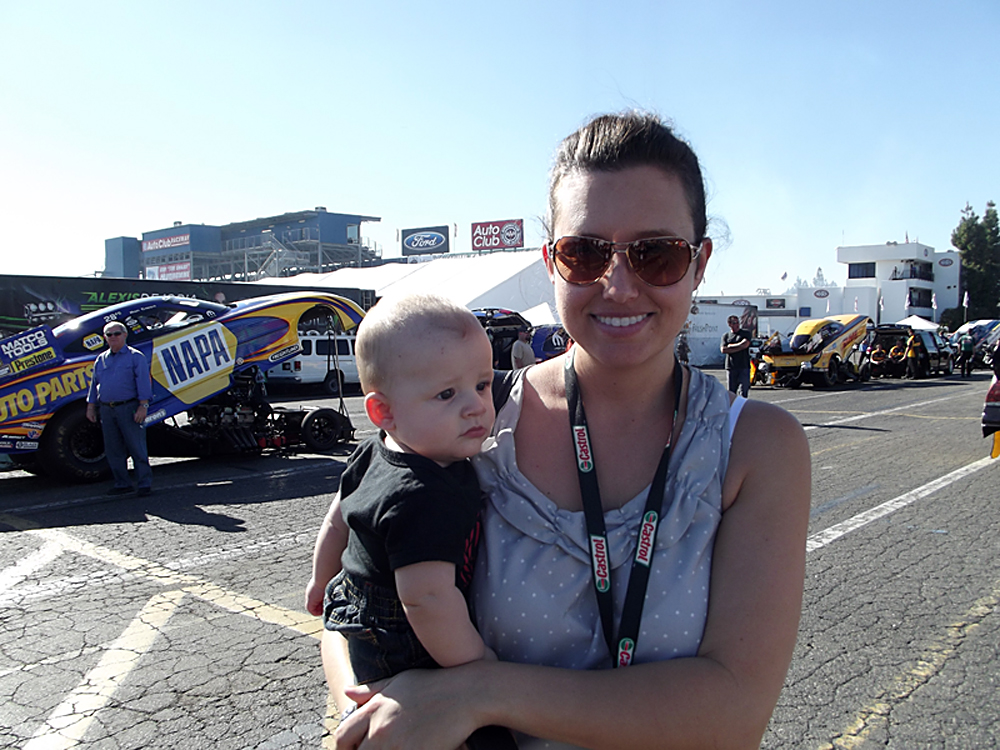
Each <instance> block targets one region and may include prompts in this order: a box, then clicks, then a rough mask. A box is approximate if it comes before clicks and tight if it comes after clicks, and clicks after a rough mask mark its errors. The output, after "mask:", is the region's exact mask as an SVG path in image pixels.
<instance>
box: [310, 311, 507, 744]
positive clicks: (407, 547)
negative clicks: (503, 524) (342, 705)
mask: <svg viewBox="0 0 1000 750" xmlns="http://www.w3.org/2000/svg"><path fill="white" fill-rule="evenodd" d="M355 355H356V358H357V362H358V373H359V375H360V379H361V387H362V389H363V390H364V392H365V411H366V412H367V414H368V417H369V419H371V421H372V423H373V424H374V425H375V426H376V427H378V428H379V435H378V436H377V437H373V438H370V439H368V440H366V441H365V442H364V443H362V444H361V445H360V446H359V447H358V449H357V450H356V451H355V452H354V455H353V456H352V457H351V459H350V461H349V462H348V465H347V468H346V469H345V471H344V474H343V476H342V477H341V482H340V490H339V492H338V493H337V496H336V497H335V498H334V499H333V503H332V504H331V506H330V510H329V512H328V513H327V515H326V518H325V519H324V521H323V525H322V527H321V528H320V531H319V536H318V538H317V540H316V547H315V551H314V553H313V573H312V579H311V580H310V581H309V585H308V587H307V588H306V609H307V610H308V611H309V612H310V613H311V614H314V615H319V614H322V615H323V621H324V626H325V627H326V629H327V630H334V631H339V632H341V633H342V634H343V635H344V636H346V638H347V641H348V652H349V654H350V659H351V666H352V668H353V670H354V674H355V677H356V678H357V680H358V681H359V682H362V683H364V682H372V681H375V680H380V679H383V678H386V677H391V676H392V675H394V674H397V673H399V672H401V671H403V670H406V669H413V668H428V667H434V666H435V665H439V666H442V667H451V666H457V665H459V664H464V663H466V662H470V661H474V660H476V659H482V658H484V657H487V655H489V656H490V657H491V658H495V657H494V656H493V655H492V652H489V651H488V650H487V648H486V646H485V644H484V643H483V640H482V638H481V637H480V636H479V633H478V631H477V630H476V628H475V626H474V625H473V624H472V621H471V619H470V617H469V610H468V607H467V604H466V601H465V597H464V594H463V592H464V591H465V590H466V589H467V588H468V586H469V583H470V582H471V578H472V567H473V565H474V563H475V555H476V550H477V543H478V539H479V533H480V522H479V512H480V507H481V504H482V492H481V490H480V488H479V482H478V480H477V479H476V474H475V471H474V470H473V468H472V464H471V462H470V461H469V460H468V459H469V458H470V457H471V456H474V455H475V454H477V453H478V452H479V451H480V449H481V447H482V444H483V441H484V440H485V439H486V437H487V436H488V435H489V434H490V430H491V429H492V427H493V419H494V410H493V400H492V394H491V389H490V385H491V382H492V380H493V369H492V348H491V346H490V342H489V339H488V338H487V336H486V332H485V331H484V330H483V327H482V326H481V325H480V324H479V322H478V321H477V320H476V318H475V316H474V315H473V314H472V313H471V312H469V311H468V310H467V309H466V308H464V307H462V306H460V305H457V304H455V303H453V302H451V301H450V300H447V299H445V298H442V297H437V296H431V295H408V296H404V297H400V298H397V299H383V300H382V301H380V302H379V303H378V304H377V305H376V306H375V307H374V308H372V310H371V311H369V312H368V314H367V315H366V317H365V319H364V320H363V321H362V323H361V326H360V328H359V329H358V338H357V342H356V344H355ZM324 591H325V597H324ZM489 729H490V730H494V729H496V728H489ZM483 731H484V730H480V732H483ZM480 732H477V733H475V734H474V735H473V737H472V738H470V746H479V747H484V746H486V745H484V744H482V743H478V744H477V743H475V739H476V735H478V734H479V733H480ZM503 735H505V738H506V739H507V740H509V743H507V742H505V741H501V742H499V743H487V744H488V745H489V746H491V747H501V746H505V747H511V748H513V747H515V745H514V743H513V739H512V738H511V737H510V735H509V733H507V732H506V731H503Z"/></svg>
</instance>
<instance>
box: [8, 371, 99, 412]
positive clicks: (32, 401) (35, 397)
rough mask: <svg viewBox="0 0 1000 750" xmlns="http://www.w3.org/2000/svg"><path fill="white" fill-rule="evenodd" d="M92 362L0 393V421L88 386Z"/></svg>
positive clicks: (85, 388)
mask: <svg viewBox="0 0 1000 750" xmlns="http://www.w3.org/2000/svg"><path fill="white" fill-rule="evenodd" d="M93 372H94V363H93V362H88V363H86V364H84V365H81V366H79V367H77V368H74V369H72V370H67V371H65V372H60V373H57V374H55V375H53V376H51V377H44V378H42V379H40V380H36V381H35V382H34V383H31V384H30V385H29V386H28V387H26V388H19V389H18V390H16V391H10V392H8V393H5V394H3V395H0V422H6V421H7V420H9V419H13V418H14V417H17V416H19V415H27V414H29V413H30V412H31V411H32V410H33V409H35V408H36V407H42V406H46V405H50V404H52V403H54V402H56V401H58V400H60V399H63V398H66V397H67V396H72V395H73V394H76V393H79V392H81V391H86V390H87V388H89V387H90V379H91V377H92V375H93Z"/></svg>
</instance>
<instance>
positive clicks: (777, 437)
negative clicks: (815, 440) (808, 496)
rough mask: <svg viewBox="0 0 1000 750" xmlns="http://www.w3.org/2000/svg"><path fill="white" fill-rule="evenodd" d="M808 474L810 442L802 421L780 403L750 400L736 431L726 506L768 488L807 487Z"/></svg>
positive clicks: (726, 488) (724, 499)
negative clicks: (777, 404) (744, 495)
mask: <svg viewBox="0 0 1000 750" xmlns="http://www.w3.org/2000/svg"><path fill="white" fill-rule="evenodd" d="M809 477H810V458H809V442H808V440H807V438H806V434H805V431H804V430H803V429H802V425H801V424H799V421H798V420H797V419H796V418H795V417H794V416H792V415H791V414H789V413H788V412H787V411H785V410H784V409H782V408H781V407H780V406H776V405H774V404H768V403H765V402H763V401H754V400H748V401H747V402H746V403H745V404H744V405H743V409H742V411H741V412H740V416H739V420H738V421H737V423H736V429H735V430H734V432H733V440H732V445H731V447H730V451H729V467H728V470H727V472H726V479H725V484H724V489H723V507H724V508H727V507H729V505H731V504H732V503H733V502H734V501H735V500H736V499H737V497H740V496H742V495H743V494H744V493H746V492H749V493H750V494H755V493H757V492H760V491H767V489H766V488H768V487H771V488H773V490H774V491H779V490H778V488H779V487H782V486H788V485H794V486H796V487H801V486H802V485H803V484H804V485H805V487H806V488H808V483H809ZM781 494H783V493H781ZM795 494H801V493H795Z"/></svg>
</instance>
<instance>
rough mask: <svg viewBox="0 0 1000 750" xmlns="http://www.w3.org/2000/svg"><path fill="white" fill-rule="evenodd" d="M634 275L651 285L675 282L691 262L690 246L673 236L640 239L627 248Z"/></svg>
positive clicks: (668, 284)
mask: <svg viewBox="0 0 1000 750" xmlns="http://www.w3.org/2000/svg"><path fill="white" fill-rule="evenodd" d="M629 261H630V262H631V263H632V268H633V269H634V270H635V273H636V275H637V276H638V277H639V278H640V279H642V280H643V281H645V282H646V283H647V284H650V285H651V286H670V285H671V284H676V283H677V282H678V281H680V280H681V279H682V278H684V274H686V273H687V270H688V266H689V265H690V264H691V250H690V246H689V245H688V244H687V243H686V242H685V241H684V240H681V239H677V238H674V237H658V238H656V239H651V240H640V241H639V242H637V243H636V244H635V245H633V246H632V248H631V249H630V250H629Z"/></svg>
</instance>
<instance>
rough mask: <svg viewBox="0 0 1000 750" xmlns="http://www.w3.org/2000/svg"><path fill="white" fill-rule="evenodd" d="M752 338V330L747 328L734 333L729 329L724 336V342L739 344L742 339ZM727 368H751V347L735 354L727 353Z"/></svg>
mask: <svg viewBox="0 0 1000 750" xmlns="http://www.w3.org/2000/svg"><path fill="white" fill-rule="evenodd" d="M749 340H750V331H748V330H746V329H745V328H741V329H740V330H738V331H736V332H735V333H733V331H729V332H728V333H726V334H725V335H724V336H723V337H722V344H723V346H725V345H726V344H738V343H739V342H741V341H749ZM726 369H727V370H749V369H750V347H747V348H746V349H742V350H740V351H738V352H734V353H733V354H727V355H726Z"/></svg>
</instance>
